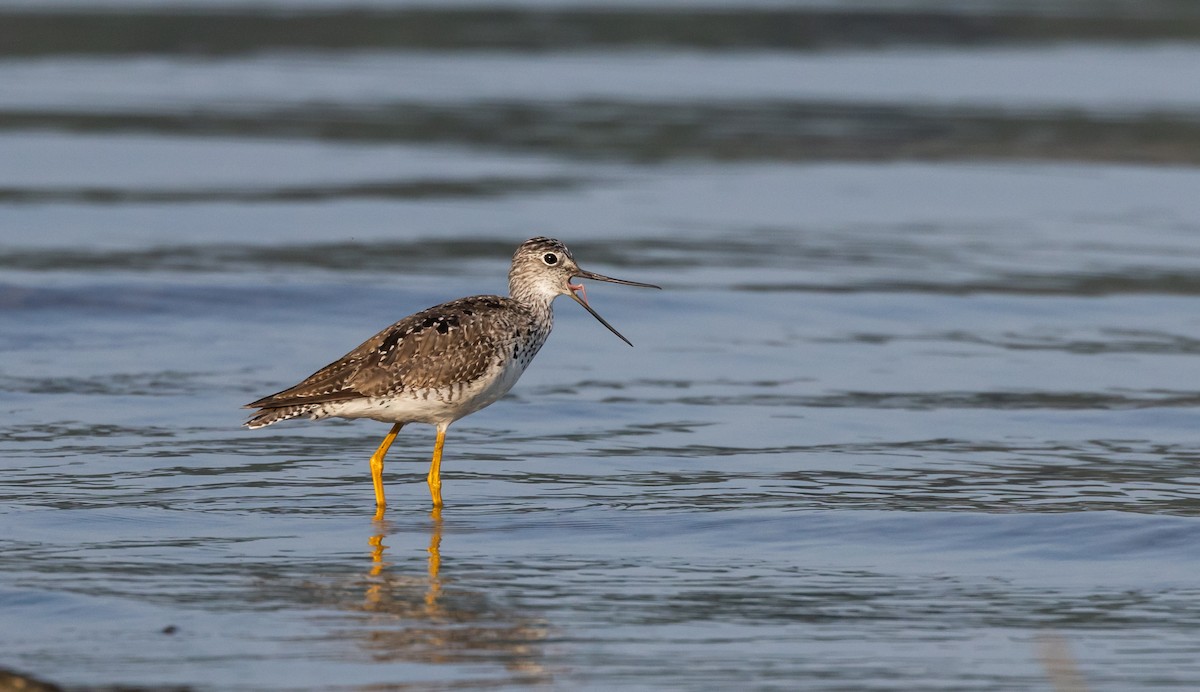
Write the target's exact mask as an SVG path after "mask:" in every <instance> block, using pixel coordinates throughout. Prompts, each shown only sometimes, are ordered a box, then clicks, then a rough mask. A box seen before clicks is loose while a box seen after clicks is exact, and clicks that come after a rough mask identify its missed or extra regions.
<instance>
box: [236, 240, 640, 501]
mask: <svg viewBox="0 0 1200 692" xmlns="http://www.w3.org/2000/svg"><path fill="white" fill-rule="evenodd" d="M576 276H578V277H582V278H585V279H596V280H597V281H608V282H610V283H616V284H625V285H627V286H641V287H644V288H659V287H658V286H654V285H651V284H643V283H637V282H635V281H623V280H621V279H613V278H611V277H607V276H603V275H601V274H593V273H592V272H588V271H584V270H582V269H580V268H579V265H578V264H576V263H575V258H574V257H572V256H571V251H570V250H568V249H567V247H566V246H565V245H563V244H562V243H560V242H559V241H557V240H554V239H551V238H542V237H538V238H530V239H529V240H527V241H525V242H524V243H522V244H521V246H520V247H518V248H517V251H516V253H515V254H513V260H512V269H511V270H510V271H509V273H508V290H509V294H510V295H509V297H507V298H506V297H503V296H473V297H470V298H461V299H459V300H453V301H450V302H449V303H443V304H441V305H438V306H435V307H432V308H429V309H428V310H423V311H421V312H418V313H416V314H415V315H409V316H408V317H405V318H404V319H402V320H400V321H399V322H397V323H395V324H393V325H392V326H390V327H388V328H387V329H384V330H383V331H381V332H379V333H378V334H376V335H375V336H373V337H371V338H370V339H367V340H366V341H365V342H363V343H362V345H360V346H359V347H358V348H356V349H354V350H353V351H351V352H350V353H347V354H346V355H345V356H343V357H342V358H340V359H338V360H337V361H335V362H333V363H330V364H329V365H326V366H325V367H323V368H321V369H320V370H318V371H317V372H315V373H313V374H312V375H310V376H309V377H308V378H307V379H305V380H304V381H303V382H301V383H300V384H298V385H296V386H294V387H291V388H289V389H285V390H283V391H282V392H278V393H276V394H272V395H270V396H267V397H263V398H262V399H259V400H258V401H255V402H254V403H252V404H248V405H247V406H246V408H256V409H259V410H258V411H257V412H255V413H254V414H253V415H252V416H251V417H250V420H249V421H247V423H246V425H247V427H250V428H261V427H263V426H266V425H270V424H272V423H275V422H277V421H281V420H287V419H289V418H296V417H297V416H305V415H307V416H308V417H310V418H312V419H314V420H316V419H319V418H328V417H330V416H339V417H342V418H371V419H373V420H378V421H382V422H385V423H392V424H393V425H392V429H391V431H389V432H388V434H387V436H386V437H384V438H383V442H382V443H381V444H380V445H379V448H378V449H376V450H375V454H373V455H372V456H371V477H372V480H373V481H374V483H375V503H376V506H377V508H378V511H379V512H382V511H383V508H384V507H385V506H386V504H387V503H386V502H385V500H384V496H383V457H384V455H386V454H387V451H388V448H389V447H390V446H391V445H392V440H394V439H395V438H396V433H397V432H399V431H400V428H401V426H403V425H404V424H405V423H429V424H431V425H435V426H437V442H436V443H435V444H434V448H433V463H432V464H431V466H430V469H429V476H428V482H429V493H430V495H432V497H433V504H434V506H435V507H438V506H441V504H442V492H441V486H442V482H441V470H440V469H441V461H442V445H443V443H444V441H445V438H446V429H447V428H448V427H449V426H450V424H451V423H453V422H454V421H456V420H458V419H459V418H462V417H463V416H466V415H468V414H471V413H474V412H475V411H478V410H479V409H481V408H483V407H484V406H487V405H488V404H491V403H492V402H494V401H496V400H497V399H499V398H500V397H502V396H504V394H505V393H506V392H508V390H509V389H511V388H512V386H513V384H515V383H516V381H517V378H519V377H520V376H521V373H523V372H525V368H527V367H528V366H529V362H530V361H531V360H533V357H534V355H536V354H537V352H538V349H540V348H541V347H542V344H544V343H545V342H546V337H547V336H549V335H550V329H551V327H553V326H554V311H553V309H552V307H551V303H552V302H553V301H554V299H555V298H556V297H558V296H560V295H567V296H570V297H571V298H572V299H573V300H574V301H575V302H577V303H579V304H580V305H582V306H583V307H584V309H586V310H587V311H588V312H590V313H591V314H592V316H593V317H595V318H596V319H597V320H599V321H600V323H601V324H603V325H604V326H605V327H608V329H609V331H611V332H612V333H613V334H616V335H617V336H618V337H620V338H621V340H623V341H624V342H625V343H629V340H628V339H626V338H625V337H623V336H621V334H620V333H619V332H617V330H616V329H613V327H612V325H610V324H609V323H608V322H605V321H604V318H603V317H601V316H600V315H598V314H596V311H595V310H593V309H592V308H591V307H590V306H589V305H588V302H587V293H586V292H585V291H584V289H583V285H582V284H573V283H571V279H572V278H573V277H576ZM630 345H632V344H630Z"/></svg>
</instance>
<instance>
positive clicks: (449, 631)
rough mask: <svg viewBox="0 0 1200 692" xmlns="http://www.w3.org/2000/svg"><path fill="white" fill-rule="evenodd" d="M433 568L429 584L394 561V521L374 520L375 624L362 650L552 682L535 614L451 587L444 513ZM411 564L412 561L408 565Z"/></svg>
mask: <svg viewBox="0 0 1200 692" xmlns="http://www.w3.org/2000/svg"><path fill="white" fill-rule="evenodd" d="M429 516H430V523H429V543H428V548H427V549H426V552H427V553H428V556H427V569H426V574H425V576H424V577H423V578H420V577H416V576H414V575H413V574H412V573H411V572H409V573H405V570H404V566H405V565H404V564H403V563H401V564H399V565H397V564H394V563H393V562H389V561H388V559H387V557H388V546H387V544H385V543H384V541H385V540H386V539H387V538H388V536H396V535H398V534H397V531H396V527H395V526H394V525H393V524H392V522H389V521H386V520H383V519H381V518H379V519H376V520H375V521H374V522H373V529H374V531H373V535H371V537H370V538H369V539H368V541H367V542H368V544H369V545H370V546H371V566H370V569H369V570H368V572H367V579H366V589H365V593H364V598H363V602H362V610H364V611H366V612H368V613H370V614H371V615H372V619H371V621H370V622H369V624H368V626H367V627H366V628H365V631H364V632H363V633H362V635H363V636H362V640H361V644H362V646H363V648H364V649H366V650H367V651H368V652H369V653H370V654H371V656H372V658H374V659H375V660H377V661H404V660H407V661H420V662H423V663H446V664H454V663H470V664H477V663H480V662H482V661H487V660H491V661H493V662H496V663H500V664H502V665H503V666H504V667H505V669H507V670H508V671H510V672H511V673H514V674H516V675H517V676H518V677H517V681H519V682H521V683H524V684H528V683H544V682H548V681H550V680H551V679H552V678H551V676H550V674H549V672H548V671H547V670H546V668H545V666H544V665H543V664H542V662H541V661H542V659H543V658H544V651H543V647H542V641H543V640H544V639H546V637H547V635H548V632H549V627H548V626H547V625H546V624H545V621H544V620H543V619H540V618H536V617H533V616H531V615H530V614H529V613H526V612H522V611H520V610H514V609H511V608H506V607H503V606H498V605H496V604H495V603H494V601H493V599H492V598H491V597H490V596H489V594H488V593H486V592H484V591H480V590H471V589H467V588H463V587H461V586H459V585H457V584H453V582H446V583H444V580H445V579H446V577H445V576H444V575H443V573H442V567H443V565H442V532H443V521H442V511H441V508H434V510H433V511H432V512H431V513H430V515H429ZM410 564H411V563H410Z"/></svg>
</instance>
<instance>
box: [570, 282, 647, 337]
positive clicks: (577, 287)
mask: <svg viewBox="0 0 1200 692" xmlns="http://www.w3.org/2000/svg"><path fill="white" fill-rule="evenodd" d="M575 276H578V277H580V278H583V279H594V280H595V281H607V282H608V283H610V284H621V285H622V286H637V287H638V288H658V289H661V288H662V286H655V285H654V284H644V283H640V282H638V281H626V280H624V279H614V278H612V277H611V276H605V275H603V274H596V273H594V272H585V271H584V270H582V269H580V270H579V271H578V272H577V273H576V274H575ZM567 288H569V289H571V293H570V296H571V299H572V300H574V301H575V302H576V303H579V304H580V305H582V306H583V309H584V310H587V311H588V312H589V313H591V315H592V317H595V318H596V320H597V321H599V322H600V324H602V325H604V326H605V327H608V331H610V332H612V333H613V334H616V335H617V338H619V339H620V340H621V341H624V342H625V343H627V344H629V345H630V346H632V345H633V342H632V341H630V340H629V339H626V338H625V337H624V336H622V335H621V332H618V331H617V330H616V329H613V326H612V325H611V324H609V323H608V322H606V321H605V320H604V318H603V317H601V316H600V315H599V314H598V313H597V312H596V311H595V310H593V309H592V306H591V305H588V302H587V291H585V290H584V288H583V284H573V283H567ZM576 291H578V293H576Z"/></svg>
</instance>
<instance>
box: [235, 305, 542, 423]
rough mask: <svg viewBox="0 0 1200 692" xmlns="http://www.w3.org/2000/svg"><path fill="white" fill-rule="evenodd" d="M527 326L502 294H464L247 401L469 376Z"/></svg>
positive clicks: (336, 394)
mask: <svg viewBox="0 0 1200 692" xmlns="http://www.w3.org/2000/svg"><path fill="white" fill-rule="evenodd" d="M531 328H532V316H531V315H529V314H527V312H526V311H525V310H523V309H521V308H520V307H519V306H517V305H516V304H515V303H513V302H512V301H511V300H509V299H508V298H502V297H500V296H474V297H471V298H462V299H460V300H455V301H452V302H449V303H443V304H442V305H438V306H436V307H432V308H429V309H428V310H423V311H421V312H418V313H416V314H414V315H409V316H408V317H405V318H404V319H402V320H400V321H399V322H397V323H395V324H393V325H392V326H390V327H388V328H387V329H384V330H383V331H381V332H379V333H378V334H376V335H375V336H373V337H371V338H370V339H367V340H366V341H364V342H363V343H362V344H361V345H360V346H359V347H358V348H356V349H354V350H353V351H351V352H349V353H347V354H346V355H345V356H343V357H341V358H339V359H338V360H336V361H334V362H333V363H330V364H329V365H326V366H325V367H323V368H321V369H320V370H318V371H317V372H315V373H313V374H312V375H310V376H308V377H307V378H306V379H305V380H304V381H303V382H301V383H300V384H297V385H296V386H294V387H289V388H288V389H285V390H283V391H281V392H277V393H275V394H272V395H270V396H266V397H263V398H262V399H259V400H258V401H255V402H253V403H251V404H247V405H246V408H275V407H281V406H294V405H297V404H319V403H325V402H329V401H345V400H347V399H356V398H360V397H376V396H387V395H390V394H396V393H399V392H402V391H406V390H419V389H425V388H436V387H440V386H446V385H449V384H453V383H456V382H470V381H472V380H475V379H477V378H479V377H480V376H482V375H483V374H484V373H485V372H487V371H488V369H489V368H491V367H493V366H494V365H495V364H496V362H497V361H498V360H500V359H501V358H503V357H505V356H506V355H507V351H508V350H510V349H511V344H512V342H513V340H514V339H516V338H518V336H519V334H520V333H522V332H525V331H528V330H529V329H531Z"/></svg>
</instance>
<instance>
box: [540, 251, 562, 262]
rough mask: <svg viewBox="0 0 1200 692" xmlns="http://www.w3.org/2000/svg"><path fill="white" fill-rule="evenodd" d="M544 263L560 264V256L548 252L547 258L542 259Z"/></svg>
mask: <svg viewBox="0 0 1200 692" xmlns="http://www.w3.org/2000/svg"><path fill="white" fill-rule="evenodd" d="M542 261H543V262H545V263H546V264H558V255H556V254H554V253H553V252H547V253H546V254H545V256H543V257H542Z"/></svg>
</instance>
